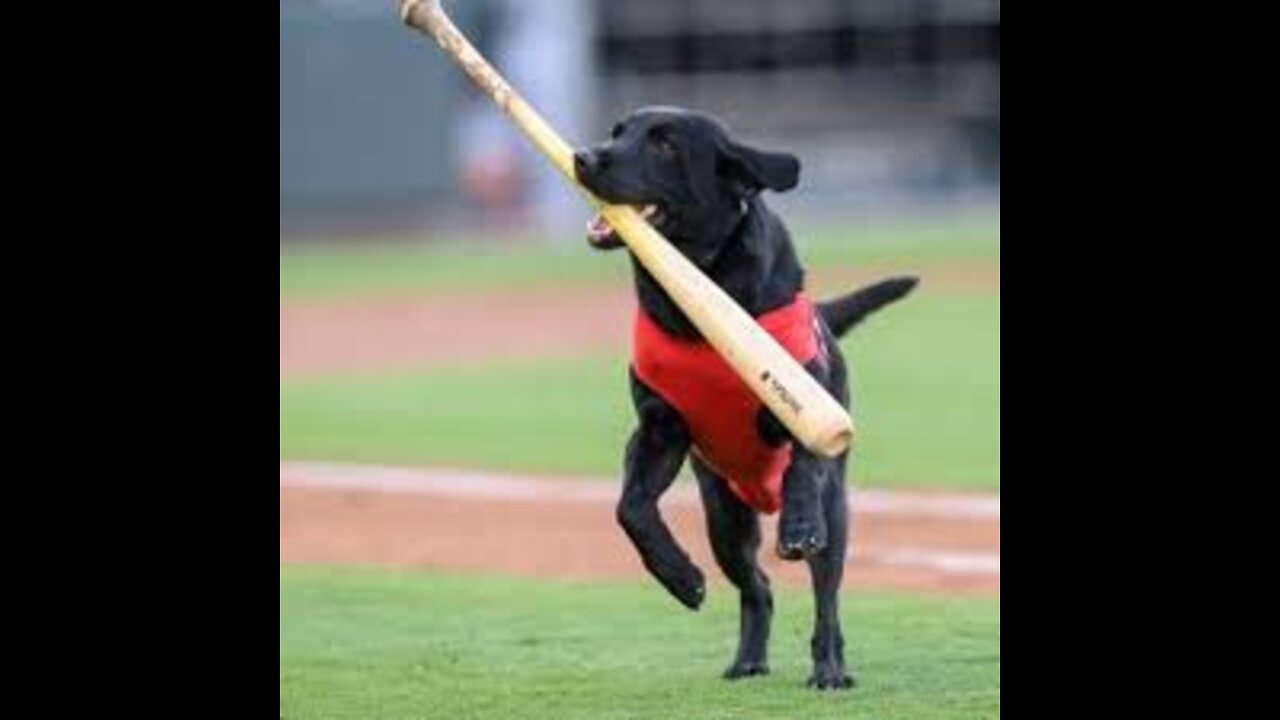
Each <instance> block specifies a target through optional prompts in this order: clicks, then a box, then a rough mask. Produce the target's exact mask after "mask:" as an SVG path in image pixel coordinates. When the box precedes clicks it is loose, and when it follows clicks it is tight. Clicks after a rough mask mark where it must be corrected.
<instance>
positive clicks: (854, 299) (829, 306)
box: [818, 275, 920, 338]
mask: <svg viewBox="0 0 1280 720" xmlns="http://www.w3.org/2000/svg"><path fill="white" fill-rule="evenodd" d="M919 283H920V278H918V277H914V276H910V275H904V276H901V277H895V278H890V279H888V280H881V281H880V282H878V283H875V284H874V285H868V286H867V287H864V288H859V289H857V290H854V291H853V292H851V293H849V294H848V295H842V296H841V297H838V298H835V299H833V300H828V301H827V302H824V303H819V304H818V312H820V313H822V319H823V320H825V321H826V323H827V327H829V328H831V333H832V334H833V335H835V336H836V337H837V338H839V337H843V336H844V334H845V333H847V332H849V330H850V329H851V328H852V327H853V326H854V325H857V324H858V323H860V322H862V321H863V320H864V319H865V318H866V317H867V316H868V315H870V314H871V313H873V312H875V311H876V310H879V309H880V308H882V307H884V306H885V305H888V304H889V303H891V302H894V301H895V300H899V299H901V298H903V297H905V296H906V295H907V294H908V293H910V292H911V291H912V290H914V289H915V287H916V285H918V284H919Z"/></svg>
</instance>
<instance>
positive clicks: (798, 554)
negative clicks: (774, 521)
mask: <svg viewBox="0 0 1280 720" xmlns="http://www.w3.org/2000/svg"><path fill="white" fill-rule="evenodd" d="M806 515H808V516H807V517H806ZM826 547H827V524H826V522H824V521H823V518H822V514H821V513H812V514H809V513H804V514H802V513H799V512H792V513H788V512H787V511H786V509H785V508H784V509H783V513H782V518H781V519H780V520H779V521H778V557H780V558H782V559H783V560H803V559H805V558H807V557H812V556H814V555H817V554H818V553H820V552H822V551H823V550H824V549H826Z"/></svg>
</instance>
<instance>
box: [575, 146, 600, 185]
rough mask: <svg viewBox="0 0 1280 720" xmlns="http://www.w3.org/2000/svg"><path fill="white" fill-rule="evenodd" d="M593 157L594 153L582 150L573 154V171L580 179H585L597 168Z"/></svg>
mask: <svg viewBox="0 0 1280 720" xmlns="http://www.w3.org/2000/svg"><path fill="white" fill-rule="evenodd" d="M593 155H594V153H590V152H585V151H582V150H579V151H578V152H576V153H574V154H573V171H574V172H576V173H577V174H578V177H579V178H581V177H585V176H586V175H587V174H588V173H590V172H591V170H592V169H593V167H594V166H595V162H594V158H593Z"/></svg>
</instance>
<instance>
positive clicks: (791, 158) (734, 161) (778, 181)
mask: <svg viewBox="0 0 1280 720" xmlns="http://www.w3.org/2000/svg"><path fill="white" fill-rule="evenodd" d="M720 163H721V168H722V169H723V170H722V171H727V174H729V175H730V176H731V177H733V178H735V179H737V180H738V181H740V182H741V183H742V184H743V185H744V186H745V188H744V189H745V190H747V192H748V194H755V193H758V192H760V191H761V190H764V189H768V190H773V191H774V192H786V191H787V190H790V189H791V188H793V187H795V186H796V185H797V184H799V182H800V158H797V157H796V156H795V155H792V154H790V153H776V152H767V151H764V150H757V149H755V148H753V147H748V146H746V145H742V144H740V143H736V142H733V141H732V140H726V141H725V142H724V143H723V145H722V146H721V148H720Z"/></svg>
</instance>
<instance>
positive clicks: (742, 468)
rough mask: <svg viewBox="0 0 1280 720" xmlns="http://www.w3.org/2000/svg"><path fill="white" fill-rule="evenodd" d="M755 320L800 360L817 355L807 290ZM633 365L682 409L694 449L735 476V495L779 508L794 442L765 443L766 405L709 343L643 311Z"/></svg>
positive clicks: (761, 505) (732, 486) (765, 509)
mask: <svg viewBox="0 0 1280 720" xmlns="http://www.w3.org/2000/svg"><path fill="white" fill-rule="evenodd" d="M756 322H758V323H759V324H760V326H761V327H763V328H764V329H765V330H766V331H767V332H768V333H769V334H770V335H772V336H773V337H774V339H776V340H777V341H778V342H779V343H780V344H781V345H782V347H784V348H786V350H787V352H789V353H790V354H791V356H792V357H794V358H795V359H796V360H797V361H799V362H800V363H801V364H804V363H807V362H809V361H810V360H812V359H813V358H815V357H817V356H818V353H819V352H820V345H819V342H820V341H819V338H818V334H817V330H816V326H815V324H814V308H813V303H811V302H810V301H809V299H808V298H807V297H805V296H804V295H797V296H796V299H795V300H793V301H792V302H791V303H790V304H789V305H786V306H784V307H781V308H778V309H777V310H773V311H770V312H768V313H766V314H764V315H761V316H760V317H758V318H756ZM632 367H633V368H634V369H635V372H636V375H637V376H639V378H640V379H641V380H642V381H644V383H645V384H646V385H648V386H649V387H650V388H651V389H653V391H654V392H656V393H658V395H660V396H661V397H662V399H664V400H666V401H667V402H668V403H670V404H671V405H672V406H674V407H675V408H676V409H677V410H679V411H680V414H681V415H682V416H683V417H684V420H685V423H686V424H687V425H688V427H689V431H690V433H691V434H692V436H693V445H694V452H696V453H697V454H698V456H699V457H700V458H702V460H703V461H705V462H706V463H707V465H709V466H710V467H711V468H712V469H714V470H715V471H716V472H717V473H718V474H719V475H720V476H721V477H723V478H725V480H727V481H728V483H729V487H730V489H732V490H733V493H734V494H735V495H737V496H738V497H739V498H740V499H741V500H742V501H743V502H745V503H747V504H748V505H750V506H751V507H753V508H755V509H756V510H759V511H760V512H763V513H768V514H772V513H775V512H777V511H778V508H779V507H781V504H782V475H783V472H784V471H785V470H786V469H787V465H788V464H789V463H790V462H791V443H789V442H788V443H784V444H783V445H781V446H779V447H776V448H771V447H769V446H768V445H765V444H764V442H763V441H762V440H761V439H760V434H759V432H757V430H756V415H757V413H758V412H759V410H760V408H761V406H762V405H763V403H761V402H760V399H759V398H757V397H756V396H755V394H754V393H752V392H751V389H750V388H748V387H747V385H746V383H744V382H743V381H742V380H741V379H740V378H739V377H738V375H737V373H735V372H734V371H733V368H731V367H730V366H729V364H728V363H727V362H725V360H724V358H722V357H720V354H719V353H717V352H716V350H715V348H713V347H712V346H711V344H710V343H708V342H706V341H705V340H689V339H686V338H679V337H675V336H673V335H670V334H668V333H667V332H666V331H665V330H663V329H662V328H661V327H659V326H658V324H657V323H655V322H654V321H653V319H652V318H650V317H649V316H648V314H646V313H645V312H644V310H642V309H637V310H636V317H635V326H634V334H633V339H632Z"/></svg>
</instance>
